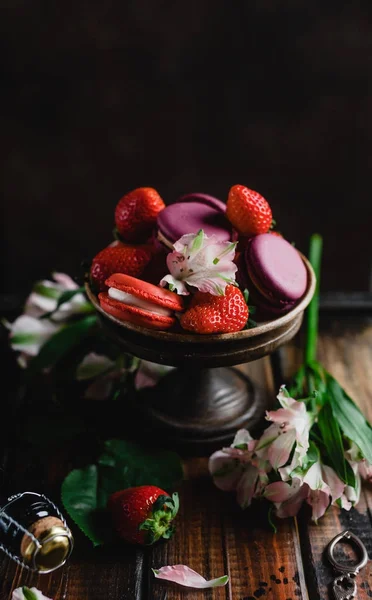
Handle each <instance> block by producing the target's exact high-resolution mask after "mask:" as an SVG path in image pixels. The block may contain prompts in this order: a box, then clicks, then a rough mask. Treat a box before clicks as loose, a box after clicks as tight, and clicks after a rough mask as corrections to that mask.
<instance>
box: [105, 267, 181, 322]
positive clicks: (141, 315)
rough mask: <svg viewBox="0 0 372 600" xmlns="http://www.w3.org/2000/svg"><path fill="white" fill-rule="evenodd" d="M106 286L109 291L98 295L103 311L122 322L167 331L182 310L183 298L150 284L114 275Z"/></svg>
mask: <svg viewBox="0 0 372 600" xmlns="http://www.w3.org/2000/svg"><path fill="white" fill-rule="evenodd" d="M105 283H106V285H107V286H108V291H107V292H103V293H100V294H99V295H98V298H99V302H100V305H101V308H103V310H104V311H105V312H107V313H108V314H110V315H112V316H114V317H116V318H117V319H120V320H121V321H127V322H128V323H133V324H134V325H142V326H143V327H148V328H150V329H160V330H165V329H169V328H170V327H172V326H173V325H174V324H175V323H176V317H175V313H176V312H181V311H182V310H183V299H182V297H181V296H178V295H177V294H175V293H174V292H170V291H169V290H167V289H164V288H161V287H158V286H156V285H153V284H151V283H148V282H147V281H142V280H141V279H136V278H135V277H130V276H129V275H123V274H122V273H115V274H114V275H111V276H110V277H109V278H108V279H106V282H105Z"/></svg>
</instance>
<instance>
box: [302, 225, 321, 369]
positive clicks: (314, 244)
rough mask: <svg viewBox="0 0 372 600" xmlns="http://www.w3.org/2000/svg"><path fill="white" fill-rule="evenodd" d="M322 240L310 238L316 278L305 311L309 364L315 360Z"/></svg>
mask: <svg viewBox="0 0 372 600" xmlns="http://www.w3.org/2000/svg"><path fill="white" fill-rule="evenodd" d="M322 246H323V240H322V238H321V236H320V235H318V234H314V235H312V236H311V238H310V249H309V261H310V263H311V265H312V267H313V269H314V272H315V277H316V288H315V293H314V296H313V298H312V300H311V302H310V304H309V306H308V309H307V331H306V346H305V363H310V362H311V361H313V360H315V358H316V348H317V339H318V318H319V286H320V265H321V259H322Z"/></svg>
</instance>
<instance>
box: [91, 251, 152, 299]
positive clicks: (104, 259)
mask: <svg viewBox="0 0 372 600" xmlns="http://www.w3.org/2000/svg"><path fill="white" fill-rule="evenodd" d="M151 257H152V251H151V249H150V248H149V247H148V246H129V245H127V244H121V243H118V244H117V245H116V246H108V247H107V248H104V249H103V250H101V251H100V252H99V253H98V254H97V255H96V256H95V257H94V258H93V262H92V265H91V268H90V278H91V281H92V284H93V285H95V286H96V287H97V288H98V289H99V290H101V291H104V290H106V289H107V286H106V285H105V280H106V279H107V278H108V277H110V275H113V274H114V273H124V275H131V276H132V277H139V276H140V275H141V274H142V272H143V271H144V269H145V267H146V265H147V264H148V263H149V262H150V259H151Z"/></svg>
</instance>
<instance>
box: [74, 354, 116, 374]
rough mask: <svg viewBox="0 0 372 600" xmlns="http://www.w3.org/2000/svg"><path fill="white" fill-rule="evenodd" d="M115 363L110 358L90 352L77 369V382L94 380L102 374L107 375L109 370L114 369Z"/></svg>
mask: <svg viewBox="0 0 372 600" xmlns="http://www.w3.org/2000/svg"><path fill="white" fill-rule="evenodd" d="M114 366H115V362H114V361H113V360H111V359H110V358H109V357H108V356H104V355H103V354H96V353H95V352H90V353H89V354H87V355H86V356H85V357H84V359H83V360H82V362H81V363H80V364H79V365H78V367H77V369H76V379H77V381H84V380H86V379H92V378H93V377H97V376H98V375H102V373H106V372H107V371H108V370H109V369H113V368H114Z"/></svg>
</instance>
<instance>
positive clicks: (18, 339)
mask: <svg viewBox="0 0 372 600" xmlns="http://www.w3.org/2000/svg"><path fill="white" fill-rule="evenodd" d="M60 329H61V326H60V325H56V324H55V323H51V322H50V321H48V320H46V319H45V320H42V321H40V320H39V319H35V318H34V317H30V316H28V315H22V316H20V317H18V319H16V320H15V321H14V323H12V329H11V332H10V344H11V347H12V348H13V350H17V351H20V352H24V353H25V354H27V355H28V356H36V355H37V354H38V353H39V350H40V348H41V346H43V345H44V344H45V342H47V341H48V340H49V338H51V337H52V335H54V334H55V333H57V331H59V330H60Z"/></svg>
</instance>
